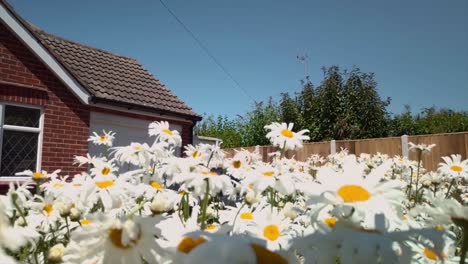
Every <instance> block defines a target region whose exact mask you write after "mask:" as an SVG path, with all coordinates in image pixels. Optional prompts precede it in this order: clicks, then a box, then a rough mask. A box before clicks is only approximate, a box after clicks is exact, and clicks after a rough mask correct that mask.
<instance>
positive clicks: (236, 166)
mask: <svg viewBox="0 0 468 264" xmlns="http://www.w3.org/2000/svg"><path fill="white" fill-rule="evenodd" d="M241 165H242V163H241V161H240V160H235V161H234V162H233V163H232V166H233V167H234V168H236V169H238V168H240V166H241Z"/></svg>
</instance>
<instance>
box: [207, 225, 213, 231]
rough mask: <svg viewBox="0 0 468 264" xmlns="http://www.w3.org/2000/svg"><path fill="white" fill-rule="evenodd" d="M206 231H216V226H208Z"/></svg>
mask: <svg viewBox="0 0 468 264" xmlns="http://www.w3.org/2000/svg"><path fill="white" fill-rule="evenodd" d="M205 229H206V230H209V231H211V230H215V229H216V226H215V225H207V226H206V228H205Z"/></svg>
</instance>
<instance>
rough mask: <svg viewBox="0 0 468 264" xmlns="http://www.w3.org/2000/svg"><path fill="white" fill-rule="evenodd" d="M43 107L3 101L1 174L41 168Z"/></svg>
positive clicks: (1, 109) (1, 107)
mask: <svg viewBox="0 0 468 264" xmlns="http://www.w3.org/2000/svg"><path fill="white" fill-rule="evenodd" d="M41 132H42V113H41V109H39V108H33V107H29V106H20V105H11V104H3V103H0V176H15V173H17V172H21V171H24V170H32V171H37V170H40V149H41V144H40V142H41V134H42V133H41Z"/></svg>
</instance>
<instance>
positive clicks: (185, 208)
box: [182, 193, 190, 221]
mask: <svg viewBox="0 0 468 264" xmlns="http://www.w3.org/2000/svg"><path fill="white" fill-rule="evenodd" d="M184 196H185V199H184V200H183V204H182V206H183V208H182V209H183V214H184V221H187V219H189V216H190V215H189V194H188V193H184Z"/></svg>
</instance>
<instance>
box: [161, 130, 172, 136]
mask: <svg viewBox="0 0 468 264" xmlns="http://www.w3.org/2000/svg"><path fill="white" fill-rule="evenodd" d="M162 132H164V133H166V134H168V135H169V136H172V131H171V130H169V129H163V130H162Z"/></svg>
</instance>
